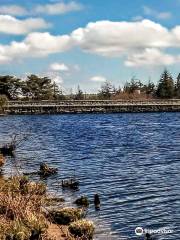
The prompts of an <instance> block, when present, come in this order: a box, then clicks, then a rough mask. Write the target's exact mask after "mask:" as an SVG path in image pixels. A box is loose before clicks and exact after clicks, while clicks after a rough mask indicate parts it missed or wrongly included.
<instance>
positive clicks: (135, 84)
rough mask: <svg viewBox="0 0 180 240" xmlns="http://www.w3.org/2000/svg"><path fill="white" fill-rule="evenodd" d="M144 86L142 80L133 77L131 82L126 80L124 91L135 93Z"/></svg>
mask: <svg viewBox="0 0 180 240" xmlns="http://www.w3.org/2000/svg"><path fill="white" fill-rule="evenodd" d="M142 88H143V84H142V83H141V81H140V80H137V79H136V78H135V77H132V79H131V81H130V82H126V84H125V86H124V92H126V93H134V91H135V90H141V89H142Z"/></svg>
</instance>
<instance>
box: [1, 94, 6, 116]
mask: <svg viewBox="0 0 180 240" xmlns="http://www.w3.org/2000/svg"><path fill="white" fill-rule="evenodd" d="M6 104H7V97H6V96H5V95H0V113H3V112H4V107H5V106H6Z"/></svg>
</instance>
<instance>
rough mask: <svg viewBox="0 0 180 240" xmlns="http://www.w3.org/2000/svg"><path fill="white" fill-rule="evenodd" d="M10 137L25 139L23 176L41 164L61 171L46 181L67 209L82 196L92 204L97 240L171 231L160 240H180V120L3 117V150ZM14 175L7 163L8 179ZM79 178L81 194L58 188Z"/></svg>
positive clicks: (169, 116) (177, 116) (20, 153)
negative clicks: (98, 203)
mask: <svg viewBox="0 0 180 240" xmlns="http://www.w3.org/2000/svg"><path fill="white" fill-rule="evenodd" d="M13 133H21V134H28V135H29V137H28V140H27V141H25V142H24V143H23V144H22V145H21V146H20V147H19V148H18V149H17V151H16V158H17V160H16V164H17V165H18V166H19V169H20V171H21V172H27V171H36V170H37V168H39V164H40V163H41V162H46V163H47V164H49V165H51V166H53V167H57V168H58V169H59V172H58V175H56V176H52V177H50V178H48V179H46V180H44V181H45V182H46V183H47V185H48V187H49V189H50V191H52V192H54V193H56V194H57V195H60V196H61V195H63V197H65V200H66V201H67V204H69V205H71V204H72V202H73V201H74V200H75V199H76V198H77V197H79V196H80V195H87V196H88V197H89V199H90V200H91V201H92V202H93V196H94V194H95V193H98V194H99V195H100V198H101V202H102V204H101V209H100V211H95V209H94V206H93V204H91V205H90V208H89V210H88V217H89V218H90V219H93V220H94V221H95V224H96V235H95V239H100V240H101V239H102V240H106V239H109V240H111V239H120V240H121V239H131V240H135V239H139V240H141V239H143V238H141V237H138V236H136V234H135V228H136V227H142V228H145V229H151V230H157V229H159V228H167V229H170V230H171V233H169V234H157V235H156V238H157V239H160V240H166V239H167V240H174V239H178V238H179V236H180V208H179V206H180V113H176V112H174V113H118V114H62V115H32V116H31V115H22V116H20V115H13V116H11V115H9V116H4V117H0V144H3V143H4V142H8V141H9V136H11V135H12V134H13ZM12 169H14V170H13V171H16V169H15V166H14V160H12V159H8V160H7V163H6V165H5V168H4V170H3V172H4V173H5V174H11V171H12ZM74 175H75V176H76V177H77V178H78V179H79V181H80V189H79V191H69V190H66V191H62V189H61V187H60V182H61V180H62V179H64V178H69V177H72V176H74Z"/></svg>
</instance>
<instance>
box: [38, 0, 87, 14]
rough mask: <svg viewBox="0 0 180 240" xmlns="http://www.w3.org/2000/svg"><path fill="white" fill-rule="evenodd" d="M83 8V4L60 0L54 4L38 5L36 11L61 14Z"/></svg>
mask: <svg viewBox="0 0 180 240" xmlns="http://www.w3.org/2000/svg"><path fill="white" fill-rule="evenodd" d="M82 8H83V6H82V5H81V4H79V3H76V2H74V1H72V2H69V3H64V2H58V3H52V4H45V5H37V6H36V7H35V9H34V11H35V12H36V13H43V14H49V15H59V14H65V13H68V12H74V11H80V10H82Z"/></svg>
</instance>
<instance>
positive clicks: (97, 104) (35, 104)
mask: <svg viewBox="0 0 180 240" xmlns="http://www.w3.org/2000/svg"><path fill="white" fill-rule="evenodd" d="M149 112H151V113H152V112H180V100H179V99H176V100H164V101H163V100H161V101H158V100H151V101H143V100H141V101H137V100H136V101H135V100H132V101H113V100H109V101H95V100H93V101H88V100H86V101H24V102H23V101H14V102H13V101H11V102H8V105H7V106H6V107H4V113H5V114H7V115H37V114H47V115H48V114H81V113H83V114H90V113H94V114H97V113H149Z"/></svg>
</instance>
